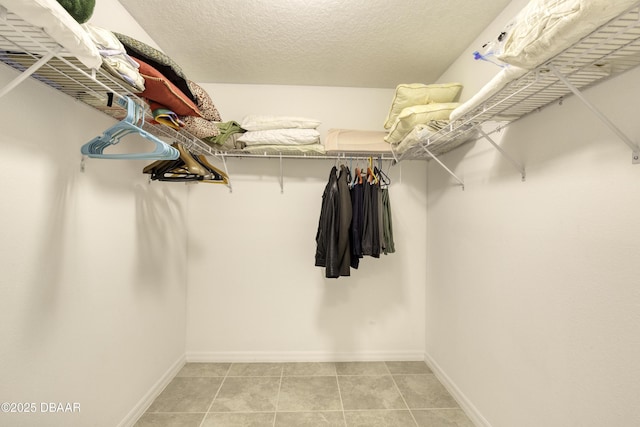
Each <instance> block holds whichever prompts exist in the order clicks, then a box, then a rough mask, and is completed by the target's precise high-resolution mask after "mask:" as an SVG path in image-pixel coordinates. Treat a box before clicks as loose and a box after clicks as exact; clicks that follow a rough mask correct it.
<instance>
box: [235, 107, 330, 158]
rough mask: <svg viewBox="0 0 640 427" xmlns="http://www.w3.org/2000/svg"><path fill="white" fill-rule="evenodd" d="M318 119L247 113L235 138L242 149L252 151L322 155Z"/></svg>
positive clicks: (259, 152)
mask: <svg viewBox="0 0 640 427" xmlns="http://www.w3.org/2000/svg"><path fill="white" fill-rule="evenodd" d="M318 126H320V121H319V120H315V119H310V118H306V117H294V116H270V115H248V116H245V117H244V119H242V122H241V123H240V127H241V128H242V129H244V130H245V132H244V133H243V134H242V135H240V137H239V138H238V139H237V141H238V142H239V143H241V144H242V145H243V146H244V148H243V151H244V152H248V153H255V154H324V153H325V149H324V146H323V145H322V144H320V133H319V132H318V130H317V128H318Z"/></svg>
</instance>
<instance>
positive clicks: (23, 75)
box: [0, 46, 62, 98]
mask: <svg viewBox="0 0 640 427" xmlns="http://www.w3.org/2000/svg"><path fill="white" fill-rule="evenodd" d="M61 50H62V46H58V47H56V48H55V49H53V50H51V51H49V52H47V54H46V55H44V56H43V57H42V58H40V59H38V60H37V61H36V62H35V63H34V64H33V65H32V66H30V67H29V68H27V69H26V70H24V71H23V72H21V73H20V75H19V76H17V77H16V78H14V79H13V80H11V81H10V82H9V83H7V84H6V85H5V86H4V87H3V88H2V90H0V98H2V97H3V96H5V95H6V94H8V93H9V92H11V91H12V90H13V89H15V88H16V87H17V86H18V85H19V84H20V83H22V82H23V81H25V80H27V79H28V78H29V77H31V75H32V74H33V73H35V72H36V71H38V69H39V68H40V67H42V66H43V65H44V64H46V63H47V62H48V61H49V60H50V59H51V58H53V57H54V56H56V55H57V54H58V52H60V51H61Z"/></svg>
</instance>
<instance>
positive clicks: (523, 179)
mask: <svg viewBox="0 0 640 427" xmlns="http://www.w3.org/2000/svg"><path fill="white" fill-rule="evenodd" d="M478 132H479V133H480V135H482V137H483V138H484V139H486V140H487V141H489V143H490V144H491V145H493V146H494V147H495V149H496V150H498V152H499V153H500V154H502V155H503V156H504V157H505V159H507V160H508V161H509V163H511V164H512V165H513V167H514V168H516V169H517V170H518V172H520V175H521V176H522V182H524V181H525V180H526V177H527V174H526V171H525V169H524V166H522V165H521V164H520V163H519V162H517V161H516V160H515V159H513V157H511V156H510V155H509V154H507V152H506V151H504V150H503V149H502V147H500V146H499V145H498V144H497V143H496V142H495V141H494V140H493V139H492V138H491V137H490V136H489V135H488V134H487V133H486V132H485V131H483V130H482V129H480V128H478Z"/></svg>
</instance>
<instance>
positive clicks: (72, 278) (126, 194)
mask: <svg viewBox="0 0 640 427" xmlns="http://www.w3.org/2000/svg"><path fill="white" fill-rule="evenodd" d="M98 4H99V5H101V4H102V6H104V2H98ZM16 74H17V73H16V72H14V71H13V70H9V69H8V68H7V67H5V66H1V67H0V86H2V85H4V84H5V83H7V82H8V81H9V80H10V79H11V78H13V77H14V76H15V75H16ZM0 116H1V117H2V132H1V134H0V158H2V179H1V180H0V194H2V203H0V220H1V221H0V241H2V245H1V246H0V265H1V271H2V274H1V275H0V341H1V343H2V345H1V346H0V378H2V380H1V381H0V401H2V402H34V403H36V405H37V409H38V411H39V410H40V403H41V402H62V403H66V402H77V403H79V404H80V413H71V414H0V418H1V419H0V424H2V425H11V426H65V427H69V426H83V427H84V426H104V427H113V426H115V425H118V424H119V423H120V422H121V421H131V420H133V419H135V416H136V415H137V411H139V410H142V409H144V408H143V407H141V406H137V404H138V403H140V405H143V404H144V403H145V402H146V400H145V398H148V397H150V396H147V393H149V391H150V390H151V389H152V388H153V387H154V386H155V385H156V384H157V383H158V381H160V380H162V379H163V377H164V376H165V375H167V374H168V373H169V374H170V373H171V372H172V371H173V370H175V369H177V368H179V367H180V366H179V365H180V363H181V362H182V361H183V360H184V348H185V300H186V281H185V279H184V277H185V266H186V240H187V236H186V235H187V228H186V226H185V225H184V224H185V218H186V195H187V194H186V191H185V187H184V186H183V185H182V186H180V185H179V186H171V185H168V184H167V185H163V184H159V183H153V184H152V185H149V184H148V183H147V178H146V176H144V175H143V174H142V173H141V169H142V167H143V166H144V164H145V163H146V162H142V161H118V160H115V161H109V160H94V159H89V160H87V162H86V171H85V172H84V173H82V172H81V171H80V159H81V156H80V146H81V145H82V144H83V143H85V142H86V141H88V140H90V139H91V138H93V137H94V136H96V135H98V134H99V133H100V132H102V131H103V130H104V129H106V128H107V127H108V126H111V125H112V124H113V123H114V121H113V120H112V119H110V118H108V117H106V116H103V115H102V114H100V113H98V112H96V111H95V110H92V109H91V108H89V107H87V106H84V105H82V104H79V103H77V102H75V101H73V100H72V99H70V98H68V97H66V96H65V95H62V94H60V93H58V92H56V91H54V90H52V89H50V88H48V87H45V86H43V85H41V84H40V83H38V82H36V81H34V80H29V81H27V82H25V83H23V84H22V85H21V86H19V87H18V88H17V89H15V90H14V91H13V92H11V93H10V94H9V95H7V96H5V97H4V98H2V99H0ZM123 143H124V142H123ZM128 143H130V144H133V143H135V141H130V142H128Z"/></svg>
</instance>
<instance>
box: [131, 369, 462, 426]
mask: <svg viewBox="0 0 640 427" xmlns="http://www.w3.org/2000/svg"><path fill="white" fill-rule="evenodd" d="M150 426H152V427H240V426H242V427H275V426H277V427H315V426H331V427H333V426H341V427H351V426H363V427H365V426H366V427H378V426H389V427H404V426H411V427H416V426H418V427H473V424H472V423H471V421H470V420H469V419H468V418H467V416H466V415H465V414H464V412H463V411H462V410H461V409H460V407H459V406H458V404H457V403H456V401H455V400H454V399H453V398H452V397H451V395H450V394H449V393H448V392H447V390H446V389H445V388H444V387H443V386H442V384H441V383H440V382H439V381H438V379H437V378H436V377H435V376H434V375H433V373H432V372H431V370H429V368H428V367H427V365H426V364H425V363H424V362H341V363H188V364H186V365H185V367H184V368H182V370H181V371H180V372H179V373H178V374H177V375H176V377H175V378H174V379H173V380H172V381H171V382H170V383H169V385H167V387H166V388H165V389H164V390H163V391H162V393H161V394H160V395H159V396H158V397H157V398H156V399H155V401H154V402H153V403H152V404H151V406H150V407H149V409H148V410H147V412H146V413H145V414H144V415H143V416H142V417H141V418H140V419H139V420H138V422H137V423H136V427H150Z"/></svg>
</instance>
